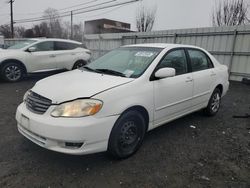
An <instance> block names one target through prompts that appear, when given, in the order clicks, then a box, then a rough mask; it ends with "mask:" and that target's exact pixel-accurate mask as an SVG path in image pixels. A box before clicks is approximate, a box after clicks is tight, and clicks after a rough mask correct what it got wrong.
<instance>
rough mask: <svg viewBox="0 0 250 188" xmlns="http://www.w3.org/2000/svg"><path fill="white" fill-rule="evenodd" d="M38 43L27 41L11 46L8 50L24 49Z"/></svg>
mask: <svg viewBox="0 0 250 188" xmlns="http://www.w3.org/2000/svg"><path fill="white" fill-rule="evenodd" d="M34 42H37V41H36V40H26V41H22V42H18V43H17V44H15V45H13V46H10V47H9V48H8V49H22V48H24V47H26V46H29V45H30V44H32V43H34Z"/></svg>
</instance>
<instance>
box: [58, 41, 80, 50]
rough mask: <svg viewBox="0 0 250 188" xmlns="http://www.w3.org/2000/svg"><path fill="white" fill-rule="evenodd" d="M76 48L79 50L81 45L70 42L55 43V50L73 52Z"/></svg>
mask: <svg viewBox="0 0 250 188" xmlns="http://www.w3.org/2000/svg"><path fill="white" fill-rule="evenodd" d="M76 48H81V44H76V43H70V42H55V50H74V49H76Z"/></svg>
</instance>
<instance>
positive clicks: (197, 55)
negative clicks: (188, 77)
mask: <svg viewBox="0 0 250 188" xmlns="http://www.w3.org/2000/svg"><path fill="white" fill-rule="evenodd" d="M188 53H189V57H190V60H191V67H192V71H193V72H196V71H202V70H206V69H210V68H212V67H213V64H212V62H211V61H210V60H209V58H208V57H207V55H206V54H205V53H203V52H201V51H199V50H188Z"/></svg>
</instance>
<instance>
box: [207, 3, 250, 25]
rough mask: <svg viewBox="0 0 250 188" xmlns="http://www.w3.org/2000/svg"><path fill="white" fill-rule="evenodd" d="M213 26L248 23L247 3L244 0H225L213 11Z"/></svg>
mask: <svg viewBox="0 0 250 188" xmlns="http://www.w3.org/2000/svg"><path fill="white" fill-rule="evenodd" d="M212 21H213V25H214V26H234V25H244V24H246V23H249V19H248V5H247V4H246V2H245V1H244V0H225V1H224V2H220V3H219V4H218V5H217V7H216V8H215V10H214V11H213V18H212Z"/></svg>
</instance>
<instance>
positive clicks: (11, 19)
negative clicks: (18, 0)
mask: <svg viewBox="0 0 250 188" xmlns="http://www.w3.org/2000/svg"><path fill="white" fill-rule="evenodd" d="M9 3H10V27H11V37H12V38H14V21H13V3H14V0H10V1H9Z"/></svg>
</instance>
